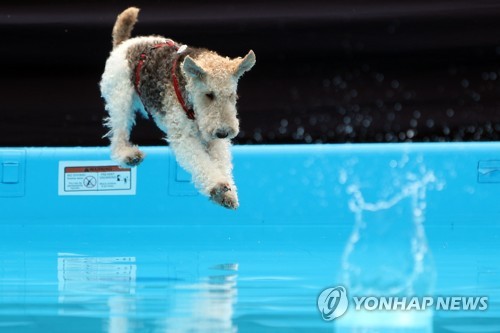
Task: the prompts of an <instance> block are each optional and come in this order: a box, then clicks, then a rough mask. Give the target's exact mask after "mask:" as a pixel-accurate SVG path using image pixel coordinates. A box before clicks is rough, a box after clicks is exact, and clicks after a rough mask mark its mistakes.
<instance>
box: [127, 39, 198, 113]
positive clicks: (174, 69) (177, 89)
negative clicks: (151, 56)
mask: <svg viewBox="0 0 500 333" xmlns="http://www.w3.org/2000/svg"><path fill="white" fill-rule="evenodd" d="M164 46H168V47H172V48H174V49H175V50H176V51H178V50H179V46H178V45H177V44H176V43H174V41H173V40H171V39H167V40H166V41H165V42H164V43H160V44H155V45H153V46H152V47H151V50H156V49H159V48H162V47H164ZM146 58H147V55H146V52H143V53H142V54H141V57H140V59H139V62H138V63H137V66H136V67H135V82H134V86H135V91H136V92H137V94H138V95H139V96H141V91H140V89H139V83H140V82H141V69H142V66H143V65H144V62H145V61H146ZM178 60H179V53H177V56H176V57H175V59H174V63H173V64H172V72H171V75H172V83H173V85H174V90H175V95H176V96H177V100H178V101H179V104H180V105H181V106H182V109H184V112H185V113H186V116H187V117H188V118H189V119H191V120H194V119H195V117H194V110H193V109H190V108H188V107H187V105H186V102H185V101H184V98H183V97H182V93H181V88H180V87H179V79H178V78H177V74H176V72H177V64H178Z"/></svg>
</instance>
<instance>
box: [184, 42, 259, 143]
mask: <svg viewBox="0 0 500 333" xmlns="http://www.w3.org/2000/svg"><path fill="white" fill-rule="evenodd" d="M254 64H255V54H254V53H253V51H250V52H248V54H247V55H246V56H245V57H244V58H235V59H230V58H224V57H221V56H219V55H218V54H216V53H215V52H210V51H207V52H203V53H201V54H200V55H199V56H197V57H196V59H193V58H191V57H189V56H186V58H185V59H184V62H183V63H182V70H183V72H184V74H185V76H186V77H187V85H186V89H187V90H188V93H189V95H190V99H191V102H192V104H193V109H194V111H195V115H196V121H197V123H198V127H199V129H200V132H201V135H202V137H203V139H204V140H206V141H211V140H213V139H217V138H219V139H224V138H229V139H232V138H234V137H235V136H236V135H238V132H239V121H238V118H237V116H236V114H237V112H236V101H237V99H238V95H237V92H236V89H237V86H238V80H239V78H240V77H241V76H242V75H243V73H245V72H246V71H248V70H250V69H251V68H252V67H253V65H254Z"/></svg>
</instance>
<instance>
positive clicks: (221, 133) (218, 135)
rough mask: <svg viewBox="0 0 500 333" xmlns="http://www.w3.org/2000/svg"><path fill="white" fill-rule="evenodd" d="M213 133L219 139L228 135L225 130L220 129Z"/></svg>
mask: <svg viewBox="0 0 500 333" xmlns="http://www.w3.org/2000/svg"><path fill="white" fill-rule="evenodd" d="M215 135H217V137H218V138H219V139H225V138H227V136H228V135H229V133H228V132H227V131H222V130H220V131H217V133H215Z"/></svg>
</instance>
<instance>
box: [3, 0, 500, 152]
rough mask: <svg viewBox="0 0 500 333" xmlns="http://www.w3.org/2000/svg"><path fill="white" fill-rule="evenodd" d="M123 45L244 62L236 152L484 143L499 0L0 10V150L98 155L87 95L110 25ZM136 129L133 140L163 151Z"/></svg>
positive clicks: (498, 94)
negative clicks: (298, 146) (130, 42)
mask: <svg viewBox="0 0 500 333" xmlns="http://www.w3.org/2000/svg"><path fill="white" fill-rule="evenodd" d="M129 5H136V6H138V7H140V8H141V9H142V11H141V13H140V17H139V20H140V21H139V23H138V24H137V25H136V29H135V30H134V34H135V35H147V34H161V35H164V36H166V37H170V38H173V39H175V40H177V41H179V42H182V43H186V44H189V45H193V46H204V47H208V48H210V49H213V50H215V51H218V52H219V53H221V54H223V55H228V56H243V55H244V54H246V52H247V51H248V50H249V49H253V50H254V51H255V53H256V55H257V64H256V66H255V67H254V69H252V71H250V72H249V73H247V74H246V75H245V76H244V78H243V79H242V80H241V81H240V85H239V93H240V96H241V98H240V101H239V113H240V118H241V134H240V135H239V136H238V137H237V138H236V140H235V141H236V143H240V144H249V143H321V142H323V143H325V142H401V141H462V140H464V141H472V140H474V141H477V140H498V139H499V136H500V112H499V108H500V1H470V0H450V1H443V0H435V1H423V0H422V1H413V0H410V1H403V0H396V1H390V0H387V1H374V0H360V1H355V0H351V1H316V0H312V1H302V2H294V1H284V0H280V1H260V0H258V1H252V2H250V1H245V2H238V1H234V0H233V1H229V0H227V1H223V0H215V1H210V2H207V1H187V0H185V1H173V0H172V1H134V2H132V1H85V2H83V1H69V0H68V1H64V2H43V1H32V2H26V1H24V2H23V1H15V2H12V4H8V3H5V2H2V4H0V40H1V52H0V64H1V68H0V97H1V99H0V110H1V111H0V146H71V145H79V146H90V145H107V144H108V142H107V140H105V139H102V136H103V135H104V134H105V132H106V131H105V129H104V128H103V126H102V119H103V118H104V117H105V116H106V114H105V112H104V108H103V102H102V100H101V98H100V93H99V90H98V82H99V79H100V75H101V73H102V71H103V68H104V63H105V60H106V58H107V56H108V54H109V51H110V49H111V36H110V35H111V29H112V26H113V24H114V21H115V17H116V15H117V14H118V13H119V12H121V11H122V10H123V9H125V8H126V7H128V6H129ZM162 137H163V134H162V133H161V132H160V131H159V130H157V129H156V128H155V126H154V124H153V122H152V121H146V120H140V119H138V124H137V127H136V128H135V131H134V135H133V140H134V141H135V142H136V143H138V144H141V145H156V144H162V145H163V144H164V142H163V140H162Z"/></svg>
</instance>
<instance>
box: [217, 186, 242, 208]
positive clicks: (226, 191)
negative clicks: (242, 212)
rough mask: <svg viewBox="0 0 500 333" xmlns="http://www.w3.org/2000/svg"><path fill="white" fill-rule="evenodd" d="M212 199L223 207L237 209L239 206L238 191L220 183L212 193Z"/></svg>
mask: <svg viewBox="0 0 500 333" xmlns="http://www.w3.org/2000/svg"><path fill="white" fill-rule="evenodd" d="M210 199H211V200H212V201H214V202H216V203H218V204H219V205H221V206H222V207H225V208H229V209H237V208H238V206H239V203H238V196H237V195H236V191H234V190H232V189H231V186H229V184H226V183H219V184H217V185H215V187H214V188H213V189H212V190H211V191H210Z"/></svg>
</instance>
